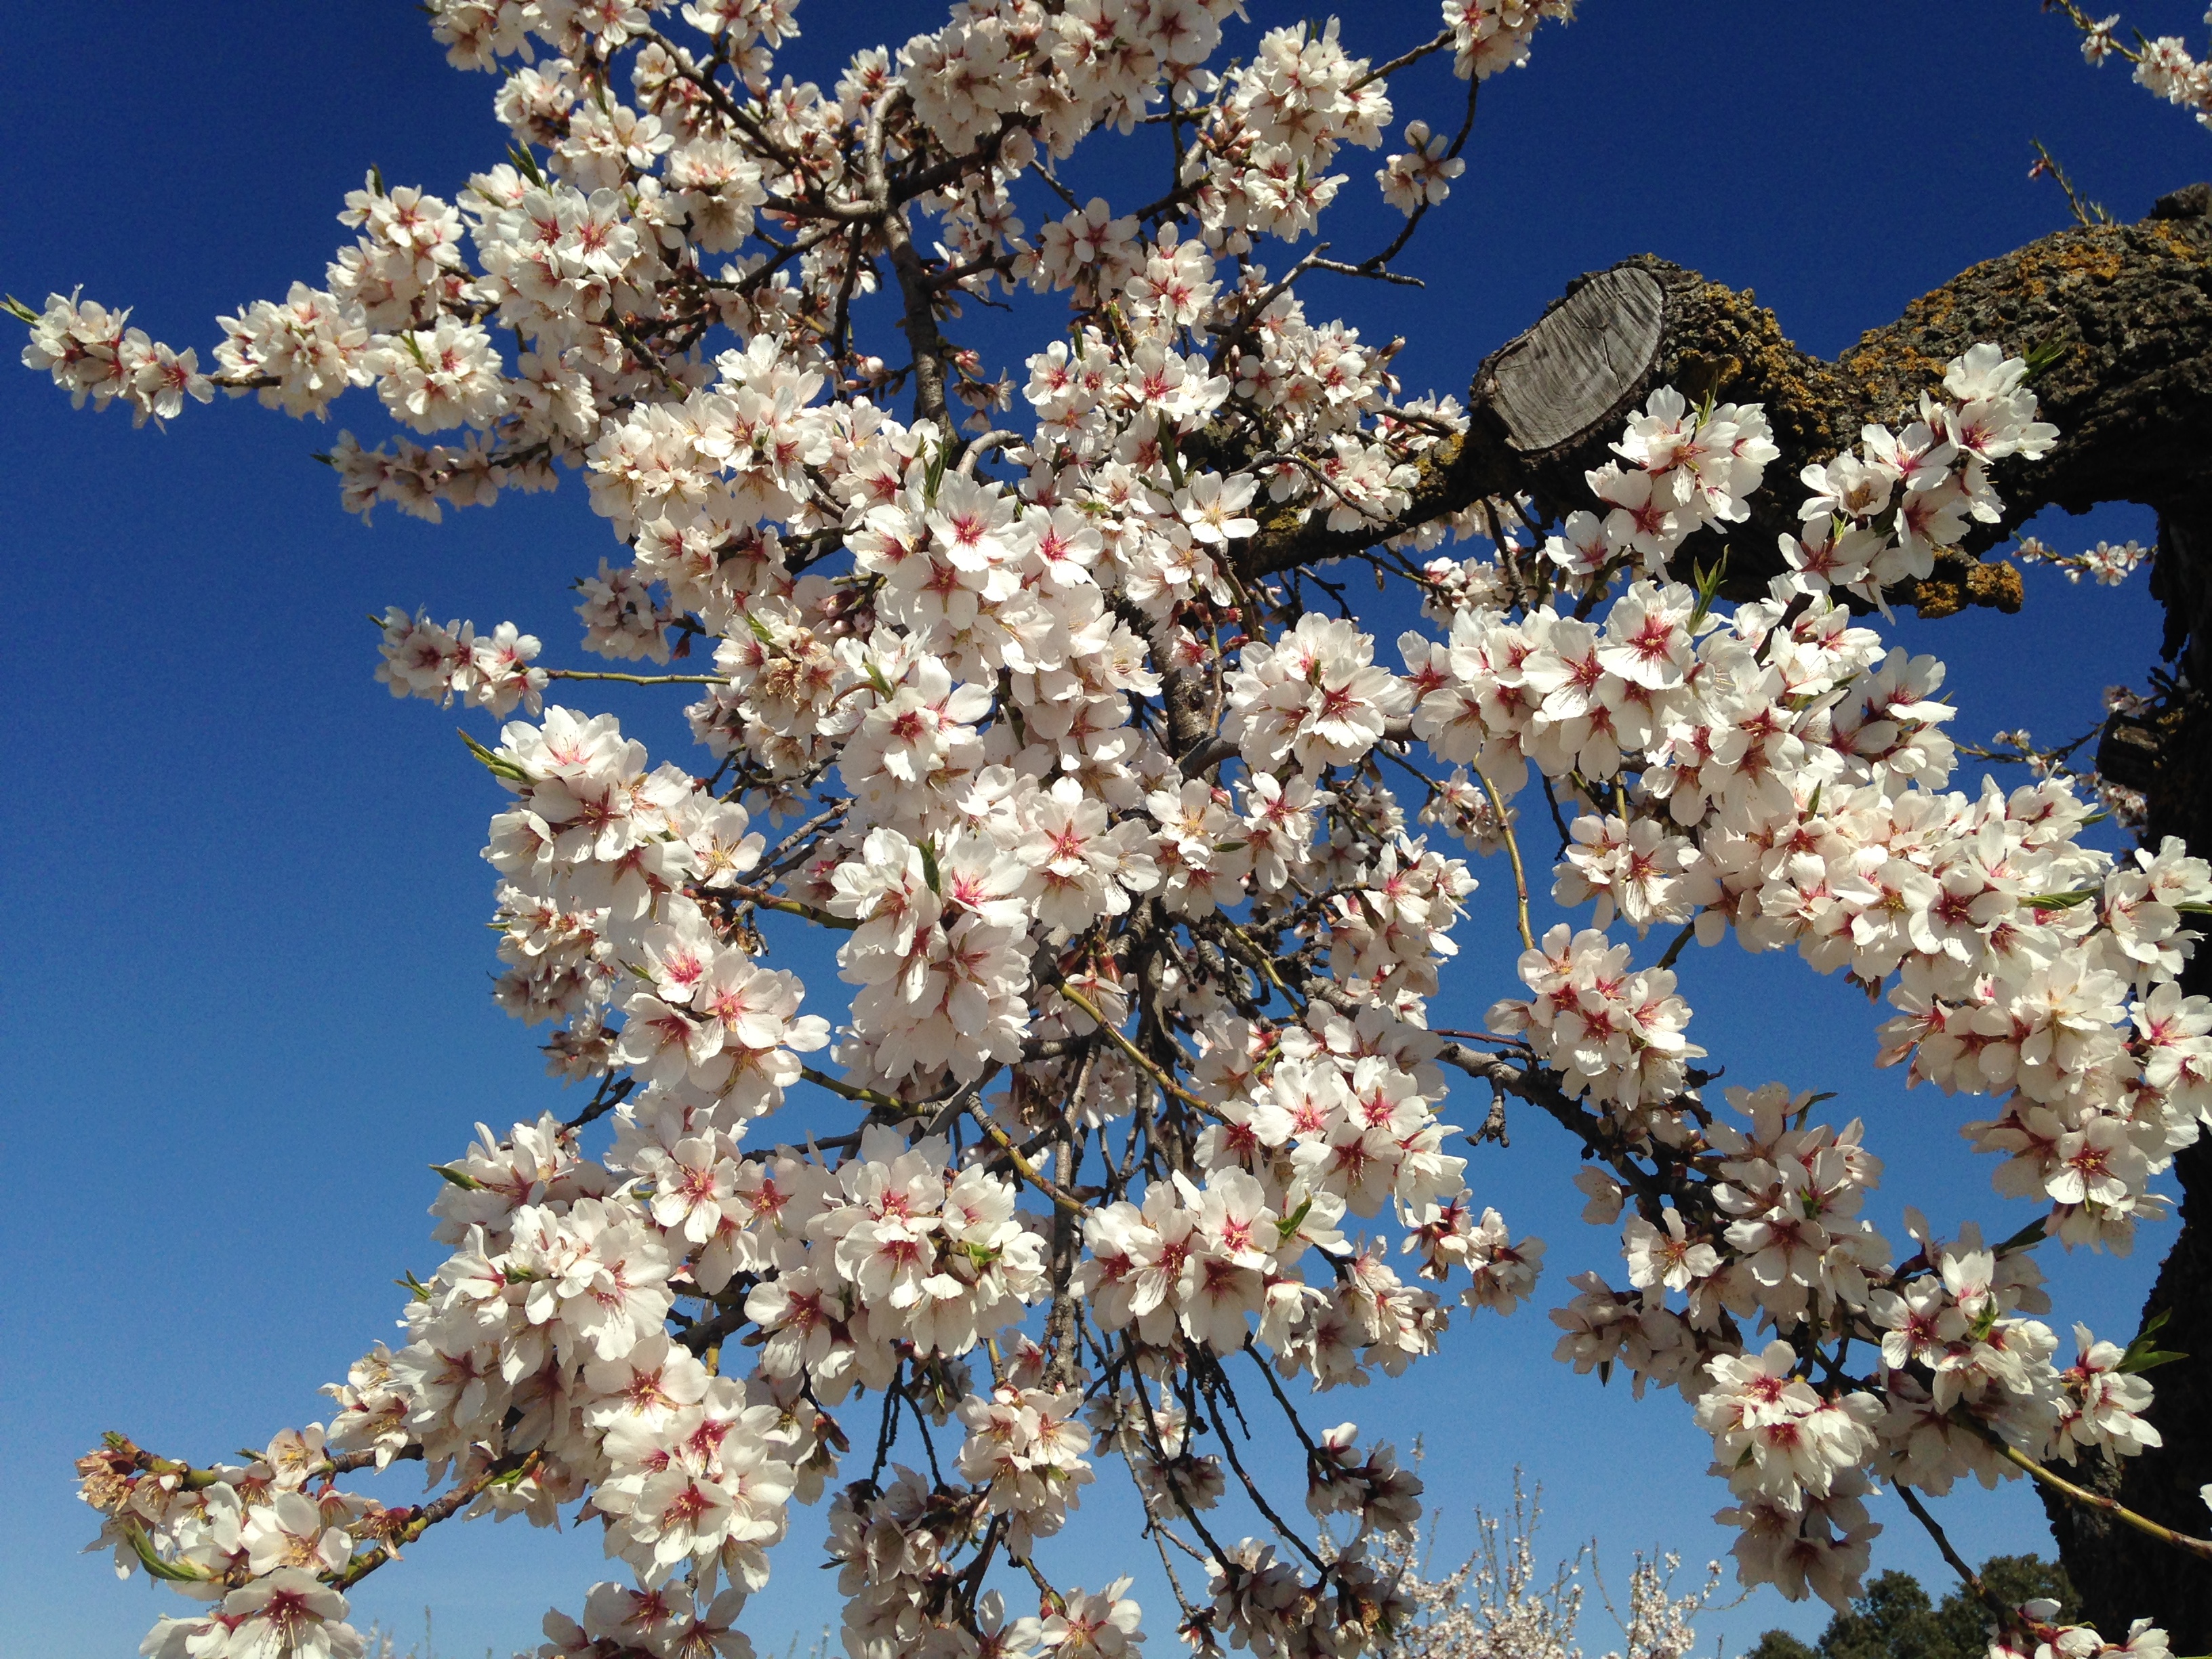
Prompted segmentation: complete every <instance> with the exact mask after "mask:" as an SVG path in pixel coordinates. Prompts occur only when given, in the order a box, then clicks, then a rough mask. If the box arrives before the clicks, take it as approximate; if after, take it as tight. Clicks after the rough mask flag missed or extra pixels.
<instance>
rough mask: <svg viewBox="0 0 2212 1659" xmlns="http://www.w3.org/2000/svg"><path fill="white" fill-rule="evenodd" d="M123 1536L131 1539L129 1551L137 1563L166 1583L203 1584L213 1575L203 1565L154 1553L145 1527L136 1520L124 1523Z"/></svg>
mask: <svg viewBox="0 0 2212 1659" xmlns="http://www.w3.org/2000/svg"><path fill="white" fill-rule="evenodd" d="M124 1536H125V1537H126V1538H128V1539H129V1540H130V1541H131V1552H132V1553H134V1554H136V1555H137V1558H138V1560H139V1564H140V1565H143V1567H144V1568H145V1569H146V1571H148V1572H149V1573H150V1574H152V1575H153V1576H154V1577H156V1578H159V1579H161V1580H162V1581H163V1582H164V1583H171V1584H204V1583H207V1582H208V1580H209V1579H210V1578H211V1577H214V1574H212V1573H210V1572H209V1571H207V1570H206V1569H205V1568H204V1567H198V1566H194V1565H191V1564H190V1563H187V1562H182V1561H165V1560H163V1559H161V1557H160V1556H159V1555H157V1554H155V1553H154V1546H153V1543H152V1541H150V1540H149V1539H148V1538H147V1536H146V1529H145V1528H143V1527H142V1526H140V1525H139V1524H138V1522H136V1521H129V1522H125V1523H124Z"/></svg>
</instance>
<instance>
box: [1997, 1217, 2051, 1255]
mask: <svg viewBox="0 0 2212 1659" xmlns="http://www.w3.org/2000/svg"><path fill="white" fill-rule="evenodd" d="M2048 1237H2051V1235H2050V1233H2049V1232H2048V1231H2045V1227H2044V1225H2043V1218H2042V1217H2041V1216H2038V1217H2036V1218H2035V1219H2034V1220H2033V1221H2031V1222H2029V1223H2028V1224H2027V1225H2026V1226H2025V1227H2022V1228H2021V1230H2020V1231H2018V1232H2016V1233H2015V1234H2014V1235H2013V1236H2012V1237H2010V1238H2008V1239H2007V1240H2005V1242H2004V1243H2002V1244H2000V1245H1998V1246H1997V1248H1996V1255H2011V1254H2012V1253H2013V1252H2014V1251H2015V1250H2032V1249H2034V1248H2035V1247H2036V1246H2037V1245H2039V1244H2040V1243H2043V1241H2044V1240H2045V1239H2046V1238H2048Z"/></svg>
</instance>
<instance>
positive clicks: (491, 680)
mask: <svg viewBox="0 0 2212 1659" xmlns="http://www.w3.org/2000/svg"><path fill="white" fill-rule="evenodd" d="M381 648H382V651H383V653H384V660H383V661H382V662H380V663H379V664H378V665H377V668H376V678H378V679H380V680H381V681H383V682H384V684H386V685H388V686H390V687H391V688H392V696H395V697H422V698H424V699H426V700H428V701H429V702H435V703H438V704H440V705H441V706H444V705H447V704H450V703H451V702H453V699H454V698H455V697H459V698H460V699H461V700H462V702H465V703H467V704H469V705H471V706H472V707H475V708H487V709H489V710H490V711H491V712H492V713H493V714H513V712H514V710H515V709H516V708H518V707H520V708H527V709H528V710H529V711H530V712H531V713H532V714H537V713H538V712H539V711H540V710H541V709H542V708H543V707H544V698H545V687H546V684H547V679H546V673H545V671H544V669H542V668H538V667H534V666H533V664H534V663H535V662H536V661H537V659H538V652H539V651H540V650H542V649H544V647H542V646H541V645H540V644H539V643H538V636H537V635H535V634H525V633H522V632H521V631H520V630H519V629H517V628H516V627H515V625H514V624H513V623H501V624H500V625H499V626H498V627H497V628H495V629H493V630H492V633H491V636H490V637H489V639H481V640H480V639H478V638H477V630H476V627H475V624H473V623H465V622H449V623H447V624H446V625H445V626H444V627H442V628H441V627H440V626H439V625H438V624H437V623H434V622H432V621H431V620H430V619H429V618H428V617H426V616H423V615H422V614H421V613H419V612H418V613H417V614H416V615H414V616H412V617H410V616H409V615H408V614H407V613H406V612H405V611H402V610H401V609H400V608H399V607H398V605H393V606H392V607H390V608H389V609H388V610H386V611H385V613H384V641H383V645H382V647H381Z"/></svg>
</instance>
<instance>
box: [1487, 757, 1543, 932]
mask: <svg viewBox="0 0 2212 1659" xmlns="http://www.w3.org/2000/svg"><path fill="white" fill-rule="evenodd" d="M1474 776H1475V781H1477V782H1479V783H1480V784H1481V785H1482V793H1484V794H1486V795H1487V796H1489V797H1490V810H1491V811H1493V812H1495V813H1497V814H1498V834H1500V835H1501V836H1504V837H1505V854H1506V856H1507V857H1508V858H1510V859H1511V860H1513V896H1514V900H1515V902H1516V904H1517V905H1518V907H1519V920H1520V923H1521V943H1522V945H1523V946H1524V947H1525V948H1527V949H1528V950H1531V951H1533V950H1534V949H1535V948H1536V934H1535V932H1534V929H1533V928H1531V927H1529V926H1528V867H1527V866H1524V865H1523V864H1522V862H1521V842H1520V838H1519V837H1518V836H1516V835H1514V833H1513V821H1512V819H1510V817H1507V816H1506V813H1505V803H1504V801H1503V800H1501V799H1498V787H1497V786H1496V785H1495V784H1493V783H1492V782H1491V781H1490V779H1489V777H1488V775H1486V774H1485V773H1484V772H1483V771H1482V770H1481V769H1480V768H1479V767H1478V768H1477V769H1475V774H1474Z"/></svg>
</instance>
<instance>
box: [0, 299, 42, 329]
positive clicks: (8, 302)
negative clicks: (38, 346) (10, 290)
mask: <svg viewBox="0 0 2212 1659" xmlns="http://www.w3.org/2000/svg"><path fill="white" fill-rule="evenodd" d="M0 310H4V311H5V312H6V313H8V314H9V316H10V317H13V318H14V319H15V320H16V321H17V322H19V323H35V322H37V321H38V320H39V313H37V312H35V311H33V310H32V309H31V308H30V307H28V306H27V305H25V304H24V303H23V302H22V301H21V300H19V299H17V298H16V297H15V295H12V294H10V295H8V296H7V297H6V298H5V299H0Z"/></svg>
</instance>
